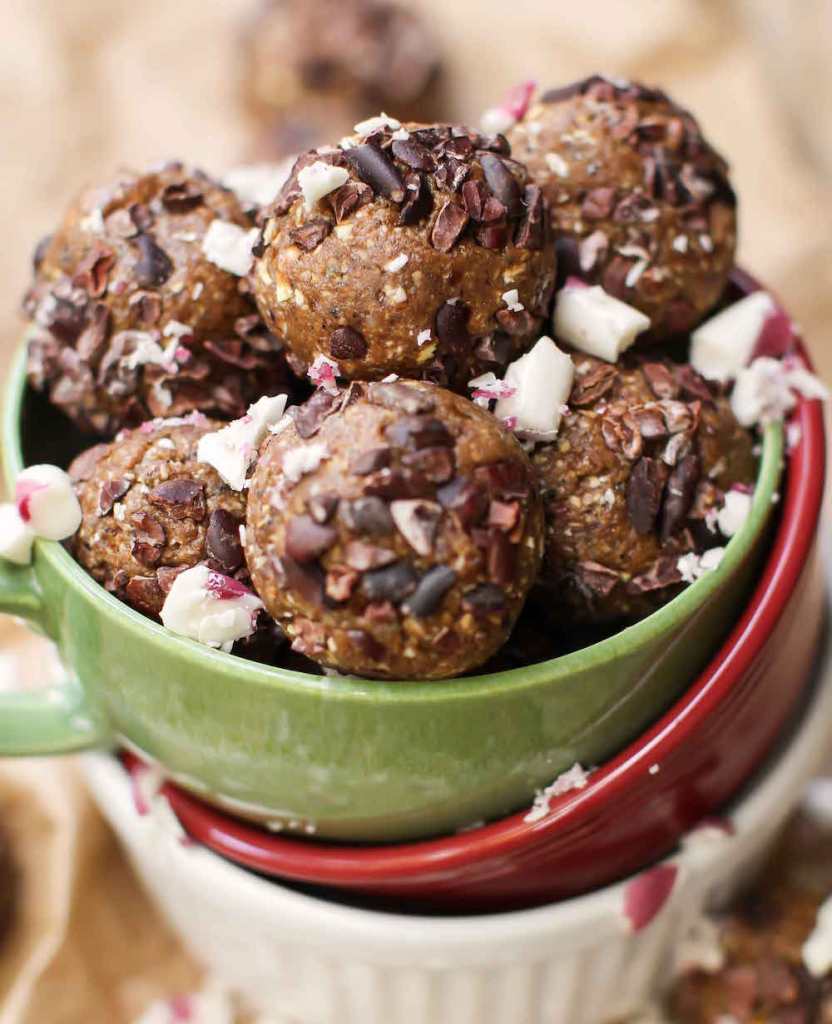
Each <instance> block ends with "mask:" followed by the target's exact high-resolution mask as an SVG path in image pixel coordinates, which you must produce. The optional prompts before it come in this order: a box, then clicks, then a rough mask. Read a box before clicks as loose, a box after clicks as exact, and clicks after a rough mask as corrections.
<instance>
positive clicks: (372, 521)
mask: <svg viewBox="0 0 832 1024" xmlns="http://www.w3.org/2000/svg"><path fill="white" fill-rule="evenodd" d="M338 515H339V517H340V519H341V520H342V521H343V523H344V525H345V526H346V527H347V529H349V530H352V531H354V532H355V533H364V534H368V535H370V536H375V537H378V536H384V535H386V534H388V533H392V532H393V517H392V516H391V515H390V509H389V507H388V505H387V503H386V502H385V501H382V499H381V498H377V497H367V498H356V499H355V500H354V501H342V502H341V503H340V505H339V506H338Z"/></svg>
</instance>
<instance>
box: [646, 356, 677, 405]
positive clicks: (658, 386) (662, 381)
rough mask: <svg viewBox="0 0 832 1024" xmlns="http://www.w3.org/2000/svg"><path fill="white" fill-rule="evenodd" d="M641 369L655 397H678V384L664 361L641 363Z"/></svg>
mask: <svg viewBox="0 0 832 1024" xmlns="http://www.w3.org/2000/svg"><path fill="white" fill-rule="evenodd" d="M641 370H642V372H643V374H644V376H645V378H646V380H647V383H648V384H649V385H650V389H651V390H652V392H653V394H654V395H655V396H656V398H678V397H679V385H678V384H677V382H676V378H675V377H674V375H673V373H672V372H671V370H670V367H668V366H667V365H666V364H665V363H643V364H642V367H641Z"/></svg>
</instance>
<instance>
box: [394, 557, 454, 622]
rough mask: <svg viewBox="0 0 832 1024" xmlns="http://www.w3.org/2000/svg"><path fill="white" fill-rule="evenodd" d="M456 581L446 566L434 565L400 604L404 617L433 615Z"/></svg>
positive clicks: (451, 571) (418, 617)
mask: <svg viewBox="0 0 832 1024" xmlns="http://www.w3.org/2000/svg"><path fill="white" fill-rule="evenodd" d="M456 581H457V573H456V572H455V571H454V570H453V569H451V568H450V566H447V565H435V566H434V567H433V568H432V569H429V570H428V571H427V572H426V573H425V575H424V576H423V577H422V578H421V579H420V580H419V582H418V584H417V586H416V589H415V590H414V591H413V593H412V594H411V595H410V597H408V598H407V599H406V600H405V601H404V603H403V604H402V611H403V612H404V613H405V615H412V616H414V618H417V619H424V618H427V617H428V616H429V615H433V613H434V612H435V611H437V610H438V608H439V606H440V605H441V604H442V600H443V598H444V597H445V595H446V594H447V593H448V591H449V590H450V589H451V587H452V586H453V585H454V584H455V583H456Z"/></svg>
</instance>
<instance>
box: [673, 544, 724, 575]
mask: <svg viewBox="0 0 832 1024" xmlns="http://www.w3.org/2000/svg"><path fill="white" fill-rule="evenodd" d="M724 556H725V548H710V549H709V550H708V551H705V552H704V553H703V554H701V555H697V554H696V552H694V551H691V552H690V553H689V554H687V555H682V556H681V557H680V558H679V559H678V561H677V562H676V568H677V569H678V570H679V572H680V573H681V574H682V579H683V580H684V581H685V583H695V582H696V580H698V579H700V578H701V577H702V576H704V575H705V573H706V572H711V571H712V570H713V569H716V568H717V566H718V565H719V563H720V562H721V561H722V559H723V557H724Z"/></svg>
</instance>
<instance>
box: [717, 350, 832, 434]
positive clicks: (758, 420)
mask: <svg viewBox="0 0 832 1024" xmlns="http://www.w3.org/2000/svg"><path fill="white" fill-rule="evenodd" d="M795 392H798V393H799V394H801V395H803V397H804V398H810V399H812V398H818V399H826V398H828V397H829V391H828V389H827V388H826V387H825V386H824V385H823V384H822V383H821V382H820V381H819V380H818V379H817V377H815V376H814V374H811V373H810V372H809V371H808V370H807V369H806V368H805V367H803V366H796V365H789V364H788V363H786V362H783V361H781V360H780V359H772V358H771V357H770V356H760V358H759V359H755V360H754V362H753V363H752V364H751V365H750V366H747V367H745V368H744V369H742V370H740V372H739V374H738V376H737V380H736V383H735V384H734V390H733V392H732V394H731V410H732V411H733V413H734V415H735V416H736V418H737V420H738V421H739V423H740V424H742V426H744V427H752V426H755V425H757V424H761V425H765V424H766V423H774V422H777V421H778V420H782V419H783V418H784V416H785V415H786V413H788V412H789V411H790V410H791V409H793V408H794V406H795V405H796V403H797V399H796V398H795Z"/></svg>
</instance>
